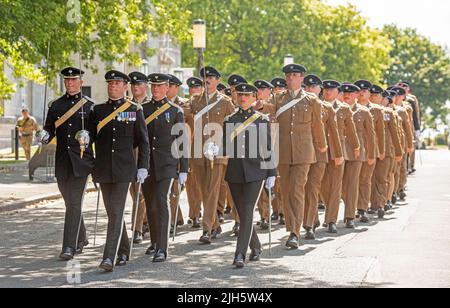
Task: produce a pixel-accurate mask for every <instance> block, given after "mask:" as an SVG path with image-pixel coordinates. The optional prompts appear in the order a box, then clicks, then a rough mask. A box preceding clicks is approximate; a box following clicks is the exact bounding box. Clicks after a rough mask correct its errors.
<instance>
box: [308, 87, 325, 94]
mask: <svg viewBox="0 0 450 308" xmlns="http://www.w3.org/2000/svg"><path fill="white" fill-rule="evenodd" d="M305 91H306V92H310V93H314V94H316V95H317V96H318V95H319V94H320V92H321V91H322V88H321V87H320V86H308V87H306V88H305Z"/></svg>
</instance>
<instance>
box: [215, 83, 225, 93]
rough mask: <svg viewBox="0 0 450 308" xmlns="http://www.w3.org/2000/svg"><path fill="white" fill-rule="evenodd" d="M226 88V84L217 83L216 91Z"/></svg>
mask: <svg viewBox="0 0 450 308" xmlns="http://www.w3.org/2000/svg"><path fill="white" fill-rule="evenodd" d="M226 88H227V86H226V85H224V84H223V83H219V85H218V86H217V91H219V92H220V91H223V90H225V89H226Z"/></svg>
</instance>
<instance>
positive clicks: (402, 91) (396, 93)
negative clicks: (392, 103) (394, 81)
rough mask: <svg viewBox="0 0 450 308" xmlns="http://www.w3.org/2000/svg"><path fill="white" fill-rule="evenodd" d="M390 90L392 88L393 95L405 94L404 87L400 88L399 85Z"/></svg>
mask: <svg viewBox="0 0 450 308" xmlns="http://www.w3.org/2000/svg"><path fill="white" fill-rule="evenodd" d="M391 90H392V92H394V93H395V95H397V96H401V95H406V91H405V89H403V88H400V87H393V88H392V89H391Z"/></svg>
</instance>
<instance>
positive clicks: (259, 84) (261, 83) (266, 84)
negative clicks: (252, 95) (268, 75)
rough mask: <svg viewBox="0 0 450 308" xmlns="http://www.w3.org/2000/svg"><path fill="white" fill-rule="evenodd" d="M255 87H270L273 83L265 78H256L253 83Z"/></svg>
mask: <svg viewBox="0 0 450 308" xmlns="http://www.w3.org/2000/svg"><path fill="white" fill-rule="evenodd" d="M254 85H255V87H256V88H258V89H272V88H273V84H271V83H270V82H268V81H265V80H256V81H255V83H254Z"/></svg>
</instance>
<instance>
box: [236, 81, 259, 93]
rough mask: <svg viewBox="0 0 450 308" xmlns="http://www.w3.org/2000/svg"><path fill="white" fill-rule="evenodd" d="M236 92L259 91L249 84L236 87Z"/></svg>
mask: <svg viewBox="0 0 450 308" xmlns="http://www.w3.org/2000/svg"><path fill="white" fill-rule="evenodd" d="M236 92H237V93H245V94H247V93H256V92H258V89H257V88H256V87H255V86H253V85H251V84H247V83H240V84H238V85H237V86H236Z"/></svg>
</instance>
